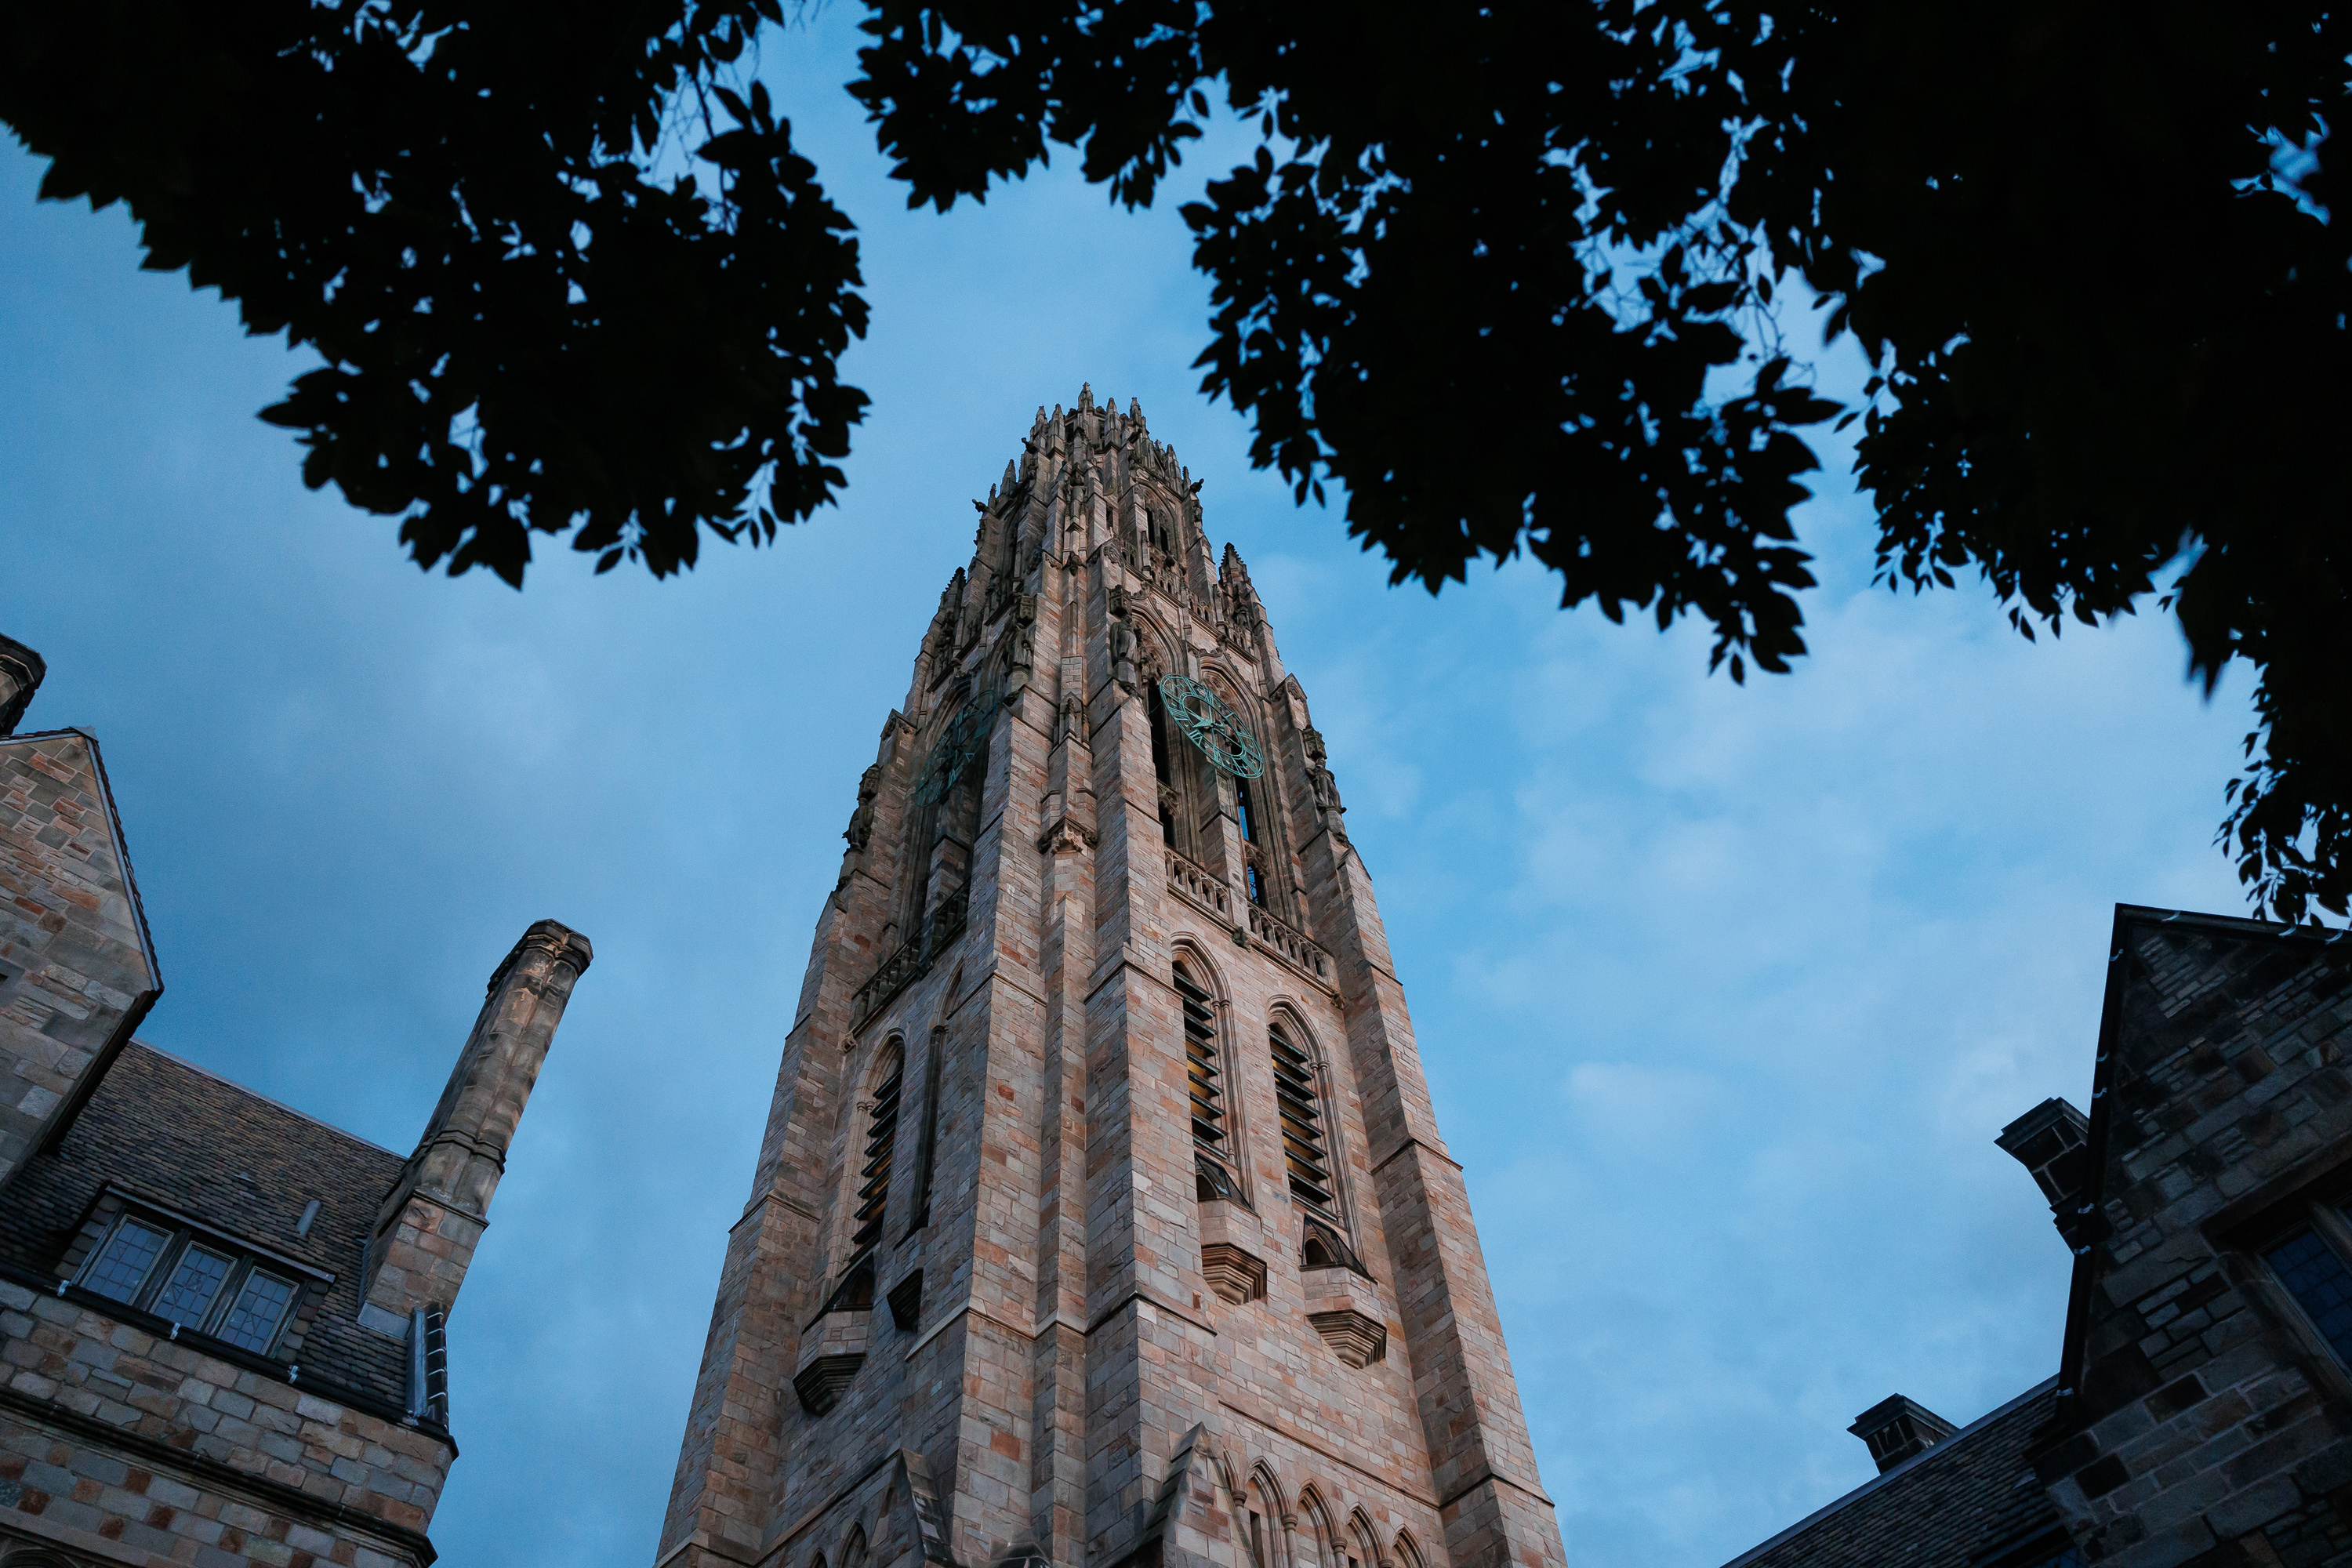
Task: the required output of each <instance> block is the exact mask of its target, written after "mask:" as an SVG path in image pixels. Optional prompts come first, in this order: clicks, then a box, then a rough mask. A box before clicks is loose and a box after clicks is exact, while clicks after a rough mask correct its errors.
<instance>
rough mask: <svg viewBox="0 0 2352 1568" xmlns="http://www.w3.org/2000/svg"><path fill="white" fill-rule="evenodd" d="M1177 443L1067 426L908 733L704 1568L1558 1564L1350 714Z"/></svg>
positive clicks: (993, 504) (698, 1472) (784, 1195)
mask: <svg viewBox="0 0 2352 1568" xmlns="http://www.w3.org/2000/svg"><path fill="white" fill-rule="evenodd" d="M1198 489H1199V486H1198V485H1197V484H1196V483H1195V482H1194V481H1193V480H1192V479H1191V478H1190V476H1189V475H1188V474H1187V473H1186V472H1185V470H1184V469H1183V468H1182V467H1181V465H1180V464H1179V463H1178V461H1177V459H1176V457H1175V455H1174V453H1173V452H1172V451H1171V450H1170V448H1169V447H1166V446H1164V445H1162V444H1160V442H1158V441H1156V440H1154V439H1153V438H1152V437H1151V435H1150V431H1149V430H1148V428H1147V426H1146V425H1145V422H1144V418H1143V416H1142V414H1141V412H1140V410H1139V409H1137V408H1136V407H1134V406H1133V405H1129V409H1128V411H1127V412H1126V413H1124V414H1121V413H1120V412H1118V409H1117V408H1116V406H1115V405H1104V406H1100V407H1097V405H1095V403H1094V401H1093V398H1092V396H1091V394H1090V393H1089V394H1082V395H1081V396H1080V397H1079V399H1078V403H1077V405H1076V407H1075V408H1072V409H1069V410H1067V411H1064V410H1062V409H1059V408H1057V409H1055V411H1054V412H1053V413H1052V414H1050V415H1048V414H1046V413H1045V412H1044V411H1043V410H1040V411H1039V414H1038V416H1037V419H1036V422H1035V424H1034V426H1033V428H1032V429H1031V431H1030V433H1029V436H1028V437H1027V439H1026V440H1025V441H1024V449H1023V453H1022V456H1021V457H1020V458H1019V459H1018V460H1017V462H1015V463H1013V464H1009V465H1008V466H1007V467H1006V469H1005V472H1004V475H1003V480H1002V481H1001V482H1000V483H999V484H998V485H997V486H996V488H995V489H993V490H992V492H991V493H990V495H989V498H988V499H987V500H985V501H980V502H975V503H974V504H975V505H976V506H977V508H978V509H979V511H980V518H979V526H978V531H977V534H976V536H975V540H974V546H973V553H972V557H971V562H970V563H969V564H968V565H967V566H965V567H964V568H963V569H961V570H960V571H958V572H957V573H956V574H954V577H953V578H952V580H951V581H950V583H949V584H948V587H947V589H946V591H945V592H944V593H943V594H942V595H940V604H939V609H938V612H937V614H936V615H935V616H933V617H932V619H931V622H930V625H929V628H928V629H927V630H926V631H925V632H924V634H923V637H922V639H921V644H920V647H919V651H918V652H917V655H916V658H915V661H914V674H913V679H912V681H911V683H910V685H909V687H908V695H907V698H906V700H905V703H904V704H903V706H902V707H900V708H899V709H898V710H896V711H893V712H892V713H891V714H890V715H889V717H888V719H887V721H886V722H885V723H884V725H883V728H882V734H881V740H880V744H879V747H878V749H877V755H876V758H875V762H874V764H873V766H872V767H870V768H868V769H867V770H866V774H865V777H864V779H863V780H862V781H861V783H860V785H859V788H858V792H857V796H858V797H857V805H856V812H855V814H854V815H853V816H852V817H851V820H850V823H849V826H848V828H847V830H846V832H845V838H846V840H847V850H846V853H845V855H844V857H843V860H842V867H841V876H840V880H839V883H838V885H837V886H836V887H835V889H834V892H833V893H832V895H831V896H830V898H829V899H828V900H827V901H826V903H825V906H824V910H823V913H822V915H821V916H820V918H819V920H818V922H817V931H816V937H815V942H814V952H813V953H812V955H811V958H810V962H809V966H808V970H807V973H806V979H805V982H804V984H803V989H802V993H801V996H800V1001H799V1005H798V1008H797V1016H796V1017H795V1018H794V1020H793V1026H792V1028H791V1031H790V1033H789V1034H788V1036H787V1037H786V1038H785V1042H784V1047H783V1058H782V1067H781V1070H780V1072H779V1075H778V1080H777V1085H776V1091H775V1098H774V1101H773V1108H772V1112H771V1116H770V1120H769V1122H768V1127H767V1131H766V1134H765V1138H764V1141H763V1142H762V1144H761V1149H760V1152H759V1155H758V1161H757V1165H756V1171H755V1174H754V1178H753V1182H752V1188H751V1199H750V1202H749V1204H748V1205H747V1206H746V1207H745V1209H744V1211H743V1214H742V1216H741V1218H740V1220H739V1221H738V1222H737V1223H736V1225H735V1226H734V1227H733V1230H732V1232H731V1234H730V1243H729V1247H728V1251H727V1256H726V1261H725V1264H724V1268H723V1271H722V1274H721V1277H720V1279H719V1292H718V1300H717V1303H716V1307H715V1309H714V1311H713V1315H712V1321H711V1328H710V1334H709V1342H708V1345H707V1348H706V1351H705V1354H704V1359H703V1364H702V1370H701V1373H700V1376H699V1379H698V1384H697V1386H696V1389H695V1393H694V1396H693V1403H692V1405H691V1408H690V1411H689V1414H688V1423H687V1430H686V1436H685V1442H684V1445H683V1448H682V1450H681V1453H680V1455H679V1460H678V1467H677V1479H676V1484H675V1488H674V1489H673V1492H672V1495H671V1501H670V1506H669V1511H668V1515H667V1521H666V1523H665V1526H664V1529H663V1532H662V1537H661V1542H660V1544H659V1547H658V1550H657V1553H656V1561H657V1563H658V1564H659V1565H660V1568H727V1565H737V1568H864V1565H865V1564H866V1563H869V1562H871V1563H874V1564H876V1565H877V1568H920V1565H922V1564H924V1563H933V1564H940V1565H942V1568H945V1565H949V1564H961V1565H964V1568H982V1565H983V1564H992V1563H1036V1564H1047V1563H1050V1564H1053V1565H1055V1568H1122V1565H1127V1564H1136V1565H1144V1564H1154V1565H1156V1564H1161V1563H1165V1564H1168V1565H1169V1568H1176V1565H1177V1564H1180V1563H1181V1564H1187V1565H1190V1564H1200V1565H1202V1568H1205V1565H1207V1564H1212V1563H1214V1564H1219V1565H1222V1568H1505V1565H1517V1568H1556V1565H1559V1564H1560V1563H1563V1562H1564V1555H1563V1552H1562V1550H1561V1544H1560V1537H1559V1528H1558V1525H1557V1524H1556V1522H1555V1521H1554V1519H1553V1513H1552V1507H1551V1504H1550V1502H1549V1500H1548V1499H1547V1498H1546V1497H1545V1496H1544V1493H1543V1490H1542V1488H1541V1485H1540V1483H1539V1481H1538V1478H1537V1474H1536V1467H1535V1462H1534V1457H1533V1453H1532V1450H1531V1446H1530V1444H1529V1440H1528V1430H1527V1426H1526V1422H1525V1420H1524V1418H1523V1416H1522V1415H1521V1412H1520V1407H1519V1402H1518V1394H1517V1386H1516V1384H1515V1383H1514V1380H1513V1377H1512V1373H1511V1366H1510V1361H1509V1358H1508V1356H1507V1353H1506V1352H1505V1349H1504V1344H1503V1339H1502V1335H1501V1332H1500V1330H1499V1328H1498V1326H1497V1324H1496V1315H1495V1308H1494V1302H1493V1299H1492V1294H1491V1291H1490V1289H1489V1286H1488V1283H1487V1279H1486V1268H1485V1263H1484V1260H1483V1258H1481V1256H1480V1253H1479V1248H1478V1240H1477V1234H1476V1231H1475V1227H1474V1226H1473V1224H1472V1222H1471V1216H1470V1211H1469V1205H1468V1203H1467V1200H1466V1198H1465V1193H1464V1187H1463V1181H1462V1174H1461V1171H1460V1168H1459V1166H1457V1165H1456V1164H1455V1163H1454V1160H1453V1159H1452V1158H1451V1157H1450V1156H1449V1155H1448V1154H1447V1152H1446V1150H1445V1145H1444V1142H1443V1140H1442V1139H1441V1138H1440V1137H1439V1135H1438V1130H1437V1127H1436V1123H1435V1121H1434V1118H1433V1115H1432V1112H1431V1109H1430V1100H1429V1094H1428V1090H1427V1087H1426V1085H1425V1083H1424V1081H1423V1075H1422V1069H1421V1063H1420V1059H1419V1057H1418V1055H1417V1054H1416V1051H1415V1048H1414V1044H1413V1035H1412V1023H1411V1020H1410V1018H1409V1016H1408V1015H1407V1012H1406V1009H1405V1003H1404V994H1403V992H1402V988H1401V986H1400V985H1399V984H1398V981H1397V978H1396V974H1395V972H1394V967H1393V965H1392V963H1391V958H1390V954H1389V949H1388V944H1387V942H1386V939H1385V936H1384V934H1383V931H1382V927H1381V917H1380V912H1379V909H1378V907H1377V904H1376V903H1375V901H1374V899H1373V896H1372V886H1371V882H1370V878H1369V876H1368V874H1367V873H1366V870H1365V868H1364V865H1363V861H1362V859H1361V858H1360V856H1359V855H1358V854H1357V853H1356V852H1355V849H1354V847H1353V846H1352V845H1351V844H1350V843H1349V838H1348V834H1347V831H1346V827H1345V824H1344V819H1343V816H1342V813H1343V811H1344V807H1343V805H1341V803H1340V799H1339V791H1338V788H1337V786H1336V784H1334V782H1333V777H1332V773H1331V771H1330V768H1329V765H1328V758H1327V755H1326V752H1325V748H1324V745H1323V742H1322V739H1321V737H1320V736H1319V735H1318V733H1317V731H1316V730H1315V727H1314V725H1313V722H1312V721H1311V719H1310V717H1309V713H1308V709H1307V694H1306V692H1305V691H1304V690H1303V689H1301V687H1300V685H1299V683H1298V681H1297V679H1296V678H1295V677H1293V676H1291V675H1289V674H1288V673H1287V672H1286V670H1285V669H1284V668H1283V664H1282V659H1281V656H1280V654H1279V652H1278V651H1277V650H1276V646H1275V640H1274V636H1273V633H1272V630H1271V628H1270V627H1269V626H1268V625H1267V622H1266V617H1265V610H1264V607H1263V606H1262V605H1260V603H1259V601H1258V598H1257V595H1256V594H1255V590H1254V589H1253V588H1252V586H1251V584H1250V579H1249V574H1248V572H1247V571H1246V570H1245V569H1244V566H1243V564H1242V562H1241V560H1240V558H1239V557H1238V555H1236V554H1235V553H1234V551H1233V550H1232V549H1231V548H1230V547H1229V548H1227V549H1226V550H1225V552H1223V556H1222V558H1220V557H1219V556H1218V555H1217V554H1216V553H1215V552H1213V550H1212V547H1211V544H1210V542H1209V539H1208V537H1207V535H1206V534H1205V533H1204V532H1203V531H1202V516H1201V510H1200V506H1199V502H1198V500H1197V495H1196V492H1197V490H1198Z"/></svg>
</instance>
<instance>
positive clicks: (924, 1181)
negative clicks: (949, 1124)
mask: <svg viewBox="0 0 2352 1568" xmlns="http://www.w3.org/2000/svg"><path fill="white" fill-rule="evenodd" d="M962 985H963V971H962V970H961V969H959V970H957V971H956V973H955V978H954V979H952V980H950V982H948V994H949V995H950V996H952V995H954V994H956V992H957V991H958V990H960V989H961V987H962ZM947 1046H948V1032H947V1028H946V1026H944V1025H942V1026H938V1027H935V1028H933V1029H932V1030H931V1049H930V1053H929V1055H928V1056H926V1057H925V1058H923V1136H922V1140H921V1142H919V1143H917V1144H916V1145H915V1216H914V1218H912V1219H910V1220H908V1222H907V1234H908V1235H909V1236H912V1235H914V1234H915V1232H917V1231H919V1230H920V1229H922V1228H923V1226H927V1225H929V1224H930V1223H931V1169H932V1164H933V1162H934V1161H936V1160H937V1159H938V1157H939V1144H940V1054H941V1053H942V1052H944V1051H945V1050H946V1049H947Z"/></svg>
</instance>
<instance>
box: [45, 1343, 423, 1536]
mask: <svg viewBox="0 0 2352 1568" xmlns="http://www.w3.org/2000/svg"><path fill="white" fill-rule="evenodd" d="M0 1410H9V1411H14V1412H15V1413H16V1414H17V1415H22V1416H24V1417H26V1419H28V1420H31V1421H34V1422H37V1423H39V1424H41V1425H44V1426H51V1427H58V1428H62V1429H64V1430H65V1431H67V1432H69V1433H71V1434H73V1435H74V1436H78V1437H80V1438H82V1439H84V1440H85V1441H88V1442H91V1443H95V1444H98V1445H100V1446H101V1447H105V1448H108V1449H110V1451H113V1452H116V1453H122V1454H136V1455H138V1456H139V1457H140V1458H141V1459H142V1461H143V1462H144V1463H145V1464H148V1465H151V1466H153V1467H154V1468H158V1469H161V1470H164V1471H168V1472H176V1473H178V1474H180V1475H184V1476H189V1477H195V1478H201V1479H203V1480H205V1481H206V1482H208V1483H210V1484H211V1485H213V1486H215V1487H219V1488H226V1489H229V1490H232V1491H242V1492H244V1493H246V1494H247V1496H249V1497H253V1498H257V1499H259V1500H261V1501H262V1502H263V1503H265V1504H266V1505H267V1506H268V1507H269V1508H272V1509H274V1510H277V1511H278V1512H281V1513H289V1514H292V1515H294V1516H295V1517H297V1518H299V1519H303V1520H307V1521H310V1522H313V1523H320V1522H324V1523H326V1524H329V1525H332V1526H336V1527H339V1528H341V1529H344V1530H352V1531H360V1532H362V1533H364V1534H370V1535H373V1536H376V1537H377V1538H378V1539H380V1540H383V1541H385V1542H390V1543H391V1544H392V1545H393V1546H394V1548H396V1549H397V1550H399V1551H401V1552H406V1553H407V1554H408V1556H409V1557H410V1559H411V1560H413V1561H414V1562H415V1563H417V1564H419V1568H431V1565H432V1563H433V1562H434V1560H435V1559H436V1557H438V1556H439V1555H440V1554H439V1553H438V1552H436V1551H435V1550H434V1549H433V1542H432V1541H431V1540H430V1539H429V1538H427V1537H426V1536H425V1532H424V1531H418V1530H411V1529H409V1528H408V1527H407V1526H406V1525H403V1524H394V1523H393V1522H392V1521H390V1520H388V1519H382V1518H379V1517H378V1516H376V1515H374V1514H372V1513H368V1512H366V1511H364V1510H361V1509H355V1508H351V1507H348V1506H346V1505H345V1504H342V1503H339V1502H329V1501H327V1500H325V1499H324V1498H316V1497H312V1496H311V1495H310V1493H309V1492H306V1491H304V1490H303V1489H301V1488H299V1487H289V1486H288V1485H287V1484H286V1483H285V1482H283V1481H273V1480H271V1479H269V1478H268V1476H257V1475H252V1474H248V1473H247V1472H246V1471H244V1470H240V1469H238V1468H236V1467H235V1466H233V1465H225V1464H223V1463H221V1462H220V1461H219V1460H218V1459H208V1458H205V1456H204V1455H202V1454H195V1453H190V1452H188V1451H187V1450H185V1449H181V1448H174V1447H172V1446H171V1445H170V1444H169V1443H164V1442H161V1441H159V1440H157V1439H156V1438H153V1437H150V1436H146V1435H144V1434H143V1433H140V1432H135V1431H132V1430H131V1428H129V1427H127V1426H114V1425H113V1424H111V1423H110V1422H106V1421H100V1420H98V1419H96V1418H95V1417H93V1416H89V1415H82V1414H80V1413H79V1412H78V1411H74V1410H69V1409H68V1408H66V1407H65V1406H64V1405H58V1404H54V1403H52V1402H51V1401H49V1400H47V1399H38V1398H36V1397H34V1396H33V1395H32V1394H25V1393H21V1392H19V1391H18V1390H16V1389H14V1388H9V1387H6V1386H5V1385H0Z"/></svg>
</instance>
